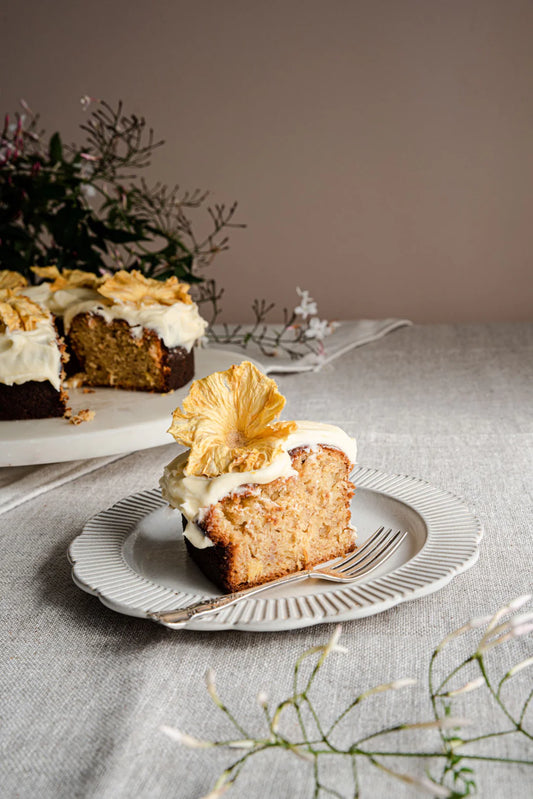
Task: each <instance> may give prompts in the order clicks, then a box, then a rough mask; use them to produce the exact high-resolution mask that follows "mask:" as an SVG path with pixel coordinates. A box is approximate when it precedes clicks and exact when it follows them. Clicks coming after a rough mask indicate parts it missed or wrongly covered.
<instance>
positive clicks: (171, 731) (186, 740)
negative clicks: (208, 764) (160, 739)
mask: <svg viewBox="0 0 533 799" xmlns="http://www.w3.org/2000/svg"><path fill="white" fill-rule="evenodd" d="M159 729H160V730H161V732H164V733H165V735H168V737H169V738H172V740H173V741H177V742H178V743H179V744H182V745H183V746H188V747H189V749H210V748H211V747H213V746H214V745H215V744H214V743H212V742H211V741H201V740H200V739H199V738H195V737H194V736H192V735H189V734H188V733H186V732H182V731H181V730H177V729H176V728H175V727H168V726H167V725H166V724H163V725H162V726H161V727H160V728H159Z"/></svg>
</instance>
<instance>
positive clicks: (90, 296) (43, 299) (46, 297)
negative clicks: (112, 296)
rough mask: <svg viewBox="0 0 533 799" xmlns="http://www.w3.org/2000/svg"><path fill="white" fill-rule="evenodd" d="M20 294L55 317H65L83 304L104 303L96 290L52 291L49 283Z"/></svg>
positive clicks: (84, 288)
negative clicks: (70, 309)
mask: <svg viewBox="0 0 533 799" xmlns="http://www.w3.org/2000/svg"><path fill="white" fill-rule="evenodd" d="M20 293H21V294H24V295H25V296H26V297H29V298H30V300H33V302H36V303H38V304H39V305H41V306H42V307H43V308H46V309H47V310H49V311H51V313H53V314H54V315H55V316H65V314H66V313H67V311H68V309H69V308H71V307H74V306H76V305H79V304H80V303H82V302H93V303H97V302H101V301H102V298H101V296H100V295H99V294H98V292H97V291H96V289H91V288H87V287H80V286H77V287H72V288H66V289H58V290H57V291H51V289H50V284H49V283H40V284H39V285H38V286H27V287H26V288H24V289H23V290H22V291H21V292H20Z"/></svg>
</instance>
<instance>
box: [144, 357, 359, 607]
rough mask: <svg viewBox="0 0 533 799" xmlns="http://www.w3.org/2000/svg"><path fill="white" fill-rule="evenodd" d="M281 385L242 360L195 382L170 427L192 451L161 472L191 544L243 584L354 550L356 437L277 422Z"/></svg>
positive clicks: (218, 570)
mask: <svg viewBox="0 0 533 799" xmlns="http://www.w3.org/2000/svg"><path fill="white" fill-rule="evenodd" d="M284 404H285V399H284V397H283V396H282V395H281V394H280V393H279V392H278V390H277V386H276V383H275V382H274V381H273V380H271V379H270V378H268V377H266V376H265V375H263V374H262V373H261V372H260V371H259V370H258V369H256V367H255V366H254V365H253V364H251V363H249V362H243V363H241V364H240V366H232V367H231V368H230V369H228V370H227V371H226V372H216V373H215V374H212V375H210V376H209V377H206V378H204V379H202V380H197V381H195V382H194V383H193V384H192V386H191V389H190V393H189V396H188V397H187V398H186V399H185V400H184V402H183V410H182V409H180V408H177V409H176V410H175V411H174V415H173V422H172V425H171V427H170V430H169V432H170V433H172V435H173V436H174V438H175V439H176V440H177V441H178V442H179V443H181V444H184V445H185V446H187V447H189V448H190V449H189V450H188V451H186V452H184V453H182V454H181V455H178V457H177V458H175V459H174V460H173V461H172V462H171V463H170V464H169V465H168V466H167V467H166V468H165V471H164V474H163V477H162V478H161V481H160V484H161V490H162V493H163V497H164V498H165V499H166V500H167V501H168V503H169V504H170V505H171V506H172V507H173V508H177V509H178V510H180V511H181V513H182V515H183V517H184V537H185V542H186V546H187V550H188V552H189V553H190V556H191V557H192V559H193V560H194V561H195V563H196V564H197V565H198V566H199V567H200V568H201V569H202V571H203V572H204V573H205V574H206V575H207V576H208V577H209V578H210V579H211V580H212V581H213V582H214V583H216V584H217V585H218V586H219V587H220V588H222V590H224V591H237V590H239V589H242V588H246V587H250V586H253V585H259V584H261V583H264V582H267V581H268V580H272V579H274V578H276V577H280V576H282V575H284V574H289V573H291V572H294V571H298V570H300V569H306V568H309V567H311V566H314V565H316V564H318V563H323V562H325V561H327V560H330V559H331V558H334V557H337V556H340V555H345V554H346V553H347V552H350V551H351V550H352V549H354V547H355V530H354V528H353V527H352V525H351V523H350V500H351V498H352V496H353V493H354V486H353V484H352V483H351V482H350V479H349V475H350V471H351V469H352V466H353V464H354V462H355V458H356V444H355V440H354V439H353V438H350V437H349V436H348V435H347V434H346V433H344V432H343V431H342V430H341V429H340V428H338V427H334V426H333V425H326V424H317V423H313V422H290V421H276V419H277V418H278V416H279V414H280V413H281V410H282V408H283V406H284Z"/></svg>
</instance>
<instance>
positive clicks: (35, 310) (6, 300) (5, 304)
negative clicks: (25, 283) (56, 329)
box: [0, 289, 51, 333]
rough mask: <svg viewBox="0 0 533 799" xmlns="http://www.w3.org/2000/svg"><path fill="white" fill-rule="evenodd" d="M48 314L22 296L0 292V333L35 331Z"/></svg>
mask: <svg viewBox="0 0 533 799" xmlns="http://www.w3.org/2000/svg"><path fill="white" fill-rule="evenodd" d="M50 318H51V317H50V314H49V313H48V311H45V310H44V309H43V308H41V306H40V305H37V303H36V302H33V301H32V300H30V299H29V298H28V297H25V296H24V295H23V294H17V293H16V292H15V291H12V290H10V289H3V290H0V332H1V333H5V331H6V330H9V331H12V330H25V331H27V330H35V328H36V327H37V325H38V323H39V322H42V321H45V320H48V319H50Z"/></svg>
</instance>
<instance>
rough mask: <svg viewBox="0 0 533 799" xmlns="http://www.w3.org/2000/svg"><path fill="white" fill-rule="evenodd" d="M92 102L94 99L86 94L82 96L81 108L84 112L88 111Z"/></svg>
mask: <svg viewBox="0 0 533 799" xmlns="http://www.w3.org/2000/svg"><path fill="white" fill-rule="evenodd" d="M93 102H94V97H89V95H88V94H84V95H83V97H80V103H81V107H82V109H83V110H84V111H87V110H88V109H89V106H90V105H91V103H93Z"/></svg>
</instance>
